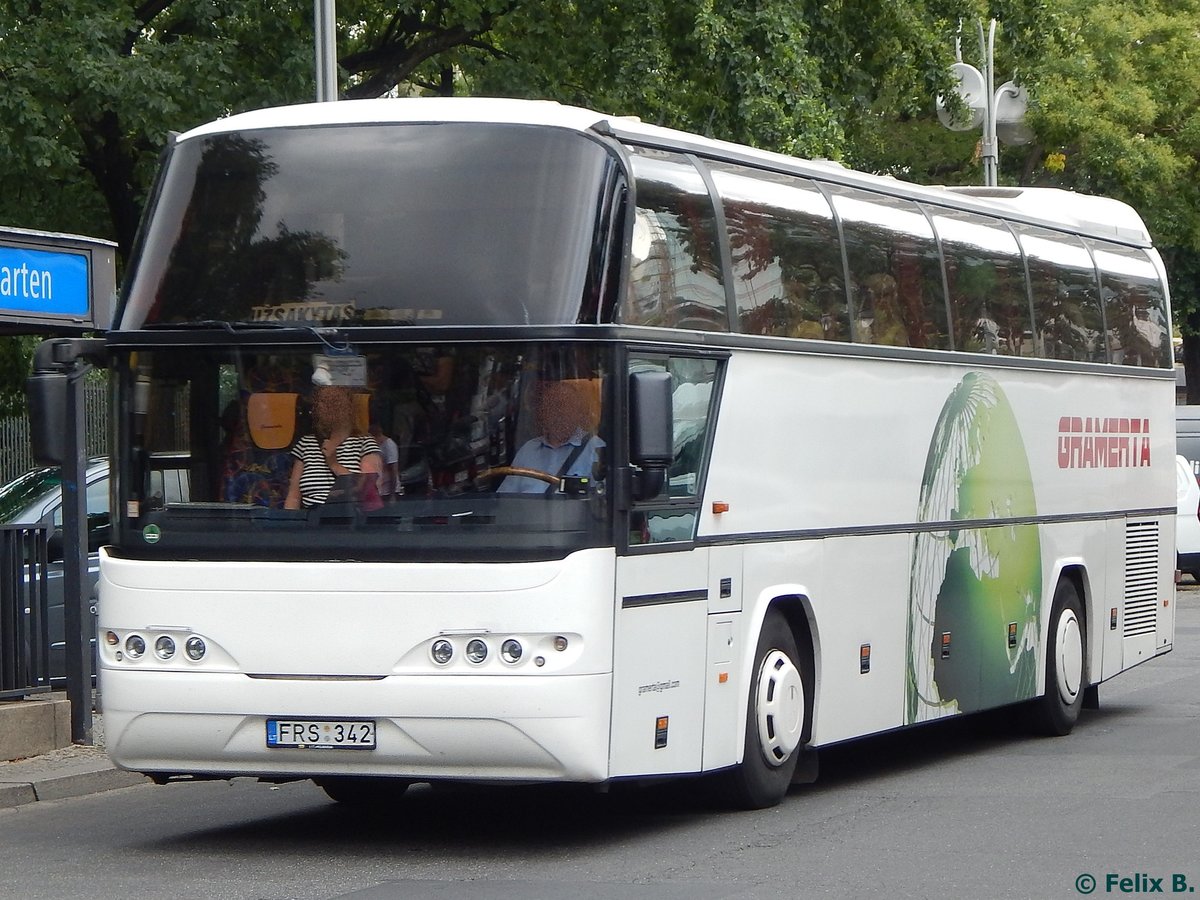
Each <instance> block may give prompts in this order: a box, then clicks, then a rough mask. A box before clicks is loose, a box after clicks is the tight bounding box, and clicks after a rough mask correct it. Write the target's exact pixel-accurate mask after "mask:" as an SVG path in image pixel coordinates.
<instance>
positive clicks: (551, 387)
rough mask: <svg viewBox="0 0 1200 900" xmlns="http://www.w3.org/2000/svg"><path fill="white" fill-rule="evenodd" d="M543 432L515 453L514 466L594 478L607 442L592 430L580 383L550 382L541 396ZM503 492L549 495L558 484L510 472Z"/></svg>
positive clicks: (560, 475) (540, 426) (539, 417)
mask: <svg viewBox="0 0 1200 900" xmlns="http://www.w3.org/2000/svg"><path fill="white" fill-rule="evenodd" d="M536 414H537V425H538V429H539V432H540V433H539V434H538V435H537V437H534V438H530V439H529V440H528V441H526V442H525V443H524V444H522V445H521V448H520V449H519V450H517V452H516V455H515V456H513V460H512V467H513V468H514V469H535V470H537V471H539V472H545V473H547V474H549V475H554V476H557V477H558V478H560V479H561V478H579V477H590V476H591V474H592V467H593V466H594V465H595V463H596V459H597V457H598V456H599V451H600V449H601V448H602V447H604V441H603V440H602V439H601V438H599V437H597V436H596V435H594V434H591V433H590V432H589V430H588V429H589V428H590V427H591V423H590V421H589V420H590V418H591V417H590V414H589V410H588V403H587V399H586V397H585V396H584V394H583V391H582V390H581V389H580V387H579V386H578V385H575V384H571V383H568V382H564V381H550V382H546V383H545V384H543V385H542V386H541V390H540V391H539V392H538V397H537V406H536ZM498 490H499V492H501V493H512V494H549V493H553V492H554V490H555V487H554V485H551V484H547V483H546V482H545V481H540V480H538V479H536V478H529V477H527V476H523V475H509V476H508V477H506V478H505V479H504V480H503V481H502V482H500V487H499V489H498Z"/></svg>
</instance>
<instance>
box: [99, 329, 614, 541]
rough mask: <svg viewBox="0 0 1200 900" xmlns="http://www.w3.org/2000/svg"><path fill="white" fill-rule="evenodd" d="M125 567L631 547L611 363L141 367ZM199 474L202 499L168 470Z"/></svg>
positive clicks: (251, 358) (130, 427) (432, 356)
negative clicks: (613, 445) (615, 448)
mask: <svg viewBox="0 0 1200 900" xmlns="http://www.w3.org/2000/svg"><path fill="white" fill-rule="evenodd" d="M126 360H127V363H128V364H127V365H125V366H123V371H122V372H121V375H120V377H122V378H123V379H126V382H127V384H129V386H130V389H129V391H128V392H127V395H128V396H129V397H131V398H132V399H131V400H130V402H129V403H128V405H127V407H126V408H125V409H124V410H123V428H125V429H126V433H127V439H128V441H129V446H130V447H132V448H133V452H132V453H130V454H129V455H128V456H129V458H128V460H125V461H122V463H121V466H120V472H119V474H118V479H117V488H116V490H117V493H118V497H119V501H120V502H118V504H117V509H118V510H119V512H120V515H119V516H118V525H117V533H116V535H115V540H114V545H115V546H114V552H116V553H118V554H128V555H134V556H140V555H146V556H160V555H166V556H171V557H178V556H180V555H181V554H182V555H186V556H190V557H193V558H206V557H209V556H214V557H221V558H229V557H230V556H233V557H235V558H244V559H405V558H420V559H431V558H432V559H438V558H444V559H455V560H476V559H483V560H487V559H495V558H504V559H511V558H513V557H514V556H523V557H526V558H552V557H558V556H563V555H566V554H567V553H569V552H571V551H573V550H577V549H580V548H583V547H589V546H598V545H601V544H604V543H611V539H612V538H611V526H610V521H611V516H610V512H609V507H610V504H609V500H608V491H607V489H606V482H607V463H608V459H607V454H608V446H609V442H610V441H609V438H610V436H609V434H608V430H609V426H608V414H607V410H606V404H605V402H604V396H605V392H604V384H605V379H606V373H607V372H608V370H609V368H610V366H609V364H608V362H607V361H606V359H605V357H604V356H603V354H602V353H601V352H600V351H599V350H598V349H596V348H595V347H571V346H570V345H564V344H562V343H561V342H559V343H555V344H553V345H549V344H539V343H522V344H507V343H504V344H501V343H498V344H490V345H489V344H478V345H475V344H465V345H464V344H455V345H453V346H451V345H424V346H411V345H395V344H380V345H375V346H358V347H353V348H351V347H348V346H339V347H329V346H324V345H317V346H316V347H315V348H314V347H307V348H278V347H273V348H270V349H256V348H244V347H236V346H234V347H225V348H221V349H214V348H210V347H205V348H192V347H177V346H176V347H171V348H170V349H169V350H166V349H164V350H152V351H145V350H142V351H138V352H137V353H136V354H131V355H130V356H128V357H127V358H126ZM163 454H170V455H172V456H173V457H174V458H177V459H179V458H182V459H186V460H187V462H186V470H187V477H188V481H189V485H188V487H189V490H188V492H187V494H186V495H185V496H186V497H187V499H186V501H179V500H175V501H174V502H172V500H171V498H164V497H162V496H156V495H155V493H154V492H153V489H152V487H151V486H152V484H153V483H154V482H153V481H152V480H151V478H150V474H151V468H152V464H151V461H152V460H153V459H157V458H160V457H162V455H163Z"/></svg>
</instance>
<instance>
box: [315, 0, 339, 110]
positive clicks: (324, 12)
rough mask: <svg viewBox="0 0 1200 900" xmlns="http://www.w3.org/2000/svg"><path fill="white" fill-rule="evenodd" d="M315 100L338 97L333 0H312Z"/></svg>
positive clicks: (322, 100)
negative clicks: (315, 76) (315, 75)
mask: <svg viewBox="0 0 1200 900" xmlns="http://www.w3.org/2000/svg"><path fill="white" fill-rule="evenodd" d="M313 22H314V25H315V39H314V43H315V45H316V74H317V102H318V103H325V102H328V101H332V100H336V99H337V98H338V79H337V16H336V15H335V14H334V0H314V4H313Z"/></svg>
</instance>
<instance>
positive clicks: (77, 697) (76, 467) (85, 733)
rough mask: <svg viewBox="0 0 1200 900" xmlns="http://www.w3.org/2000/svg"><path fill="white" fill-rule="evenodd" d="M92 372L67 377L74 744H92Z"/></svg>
mask: <svg viewBox="0 0 1200 900" xmlns="http://www.w3.org/2000/svg"><path fill="white" fill-rule="evenodd" d="M90 368H91V367H90V366H88V365H86V364H84V363H82V362H76V363H75V365H74V369H73V371H72V372H70V373H69V374H68V376H67V403H66V407H67V415H66V422H64V423H63V425H64V428H65V433H66V438H67V440H66V442H65V450H66V453H65V457H66V458H65V459H63V462H62V499H63V504H62V510H63V523H62V529H63V530H62V536H63V630H64V638H65V641H66V646H65V647H64V651H65V655H66V675H67V699H68V700H69V701H70V702H71V742H72V743H75V744H90V743H91V742H92V640H91V638H92V632H93V630H94V629H93V628H92V627H91V623H92V616H91V601H90V598H89V597H88V596H87V591H86V590H85V585H87V564H88V542H87V480H86V472H87V461H86V460H85V459H84V455H85V444H84V399H83V390H84V383H83V376H84V374H85V373H86V372H87V371H88V369H90Z"/></svg>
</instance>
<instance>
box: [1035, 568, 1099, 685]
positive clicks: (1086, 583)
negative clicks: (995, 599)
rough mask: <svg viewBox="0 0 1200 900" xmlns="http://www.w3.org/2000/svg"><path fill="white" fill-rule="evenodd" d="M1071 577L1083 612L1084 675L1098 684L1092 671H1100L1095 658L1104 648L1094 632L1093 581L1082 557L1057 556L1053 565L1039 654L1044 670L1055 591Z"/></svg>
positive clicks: (1070, 579)
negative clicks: (1060, 558) (1060, 557)
mask: <svg viewBox="0 0 1200 900" xmlns="http://www.w3.org/2000/svg"><path fill="white" fill-rule="evenodd" d="M1064 580H1065V581H1069V582H1070V583H1071V585H1072V586H1073V587H1074V588H1075V593H1076V594H1077V595H1078V596H1079V606H1080V614H1081V616H1082V618H1083V622H1082V625H1083V634H1084V638H1085V641H1084V647H1085V650H1086V652H1085V654H1084V659H1083V676H1084V684H1085V686H1090V685H1092V684H1095V679H1094V678H1093V677H1092V673H1093V672H1098V671H1099V670H1100V666H1099V664H1098V662H1097V661H1096V660H1095V656H1096V655H1097V654H1099V653H1100V652H1101V646H1102V645H1101V644H1100V639H1101V636H1100V635H1099V634H1093V631H1094V630H1095V629H1093V628H1092V597H1093V592H1092V583H1091V578H1090V577H1089V574H1088V568H1087V565H1086V564H1085V563H1084V562H1083V560H1081V559H1063V560H1058V561H1057V562H1056V564H1055V566H1054V575H1053V577H1051V578H1050V579H1048V580H1047V582H1046V587H1047V588H1048V593H1047V594H1046V601H1047V602H1046V603H1044V604H1043V609H1044V612H1043V614H1042V621H1041V647H1042V649H1041V652H1040V653H1039V654H1038V655H1039V658H1040V664H1041V671H1042V672H1043V673H1044V672H1045V670H1046V661H1045V654H1046V649H1047V648H1048V647H1049V646H1050V614H1051V612H1052V611H1053V606H1054V595H1055V593H1056V592H1057V591H1058V586H1059V585H1060V584H1061V583H1062V582H1063V581H1064ZM1048 689H1049V685H1043V690H1048Z"/></svg>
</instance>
